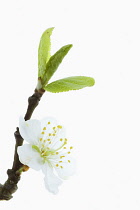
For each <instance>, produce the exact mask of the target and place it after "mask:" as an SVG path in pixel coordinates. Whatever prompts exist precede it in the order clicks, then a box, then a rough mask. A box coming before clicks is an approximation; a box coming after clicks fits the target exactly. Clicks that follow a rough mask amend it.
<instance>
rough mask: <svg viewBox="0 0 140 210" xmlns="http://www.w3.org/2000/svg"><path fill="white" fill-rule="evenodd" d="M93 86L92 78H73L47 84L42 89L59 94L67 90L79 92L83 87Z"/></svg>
mask: <svg viewBox="0 0 140 210" xmlns="http://www.w3.org/2000/svg"><path fill="white" fill-rule="evenodd" d="M94 84H95V81H94V79H93V78H92V77H85V76H73V77H67V78H64V79H60V80H56V81H54V82H52V83H50V84H48V85H47V86H46V87H45V88H44V89H45V90H47V91H49V92H52V93H59V92H66V91H69V90H79V89H82V88H84V87H91V86H93V85H94Z"/></svg>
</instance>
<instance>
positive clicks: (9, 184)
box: [0, 90, 44, 200]
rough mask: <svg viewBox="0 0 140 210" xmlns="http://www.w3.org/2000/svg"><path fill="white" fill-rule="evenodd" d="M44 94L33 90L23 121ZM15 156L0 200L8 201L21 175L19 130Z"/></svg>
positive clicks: (20, 139) (27, 118)
mask: <svg viewBox="0 0 140 210" xmlns="http://www.w3.org/2000/svg"><path fill="white" fill-rule="evenodd" d="M43 93H44V90H39V91H37V90H35V92H34V94H33V95H32V96H30V97H29V99H28V108H27V112H26V114H25V117H24V119H25V120H29V119H30V118H31V116H32V114H33V111H34V110H35V108H36V107H37V106H38V104H39V101H40V99H41V97H42V95H43ZM14 136H15V140H16V144H15V154H14V161H13V166H12V169H8V170H7V175H8V179H7V181H6V182H5V183H4V184H3V185H2V184H0V200H10V199H11V198H12V197H13V196H12V194H13V193H14V192H15V191H16V190H17V189H18V187H17V184H18V182H19V180H20V177H21V173H20V172H19V169H20V168H21V167H23V164H22V163H21V162H20V161H19V157H18V154H17V147H18V146H21V145H22V144H23V138H22V136H21V135H20V132H19V128H17V129H16V131H15V133H14Z"/></svg>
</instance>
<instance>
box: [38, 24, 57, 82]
mask: <svg viewBox="0 0 140 210" xmlns="http://www.w3.org/2000/svg"><path fill="white" fill-rule="evenodd" d="M53 29H54V28H48V29H47V30H46V31H44V33H43V34H42V36H41V39H40V43H39V47H38V77H41V78H42V76H43V74H44V71H45V70H46V63H47V62H48V60H49V59H50V56H51V55H50V49H51V40H50V36H51V34H52V31H53Z"/></svg>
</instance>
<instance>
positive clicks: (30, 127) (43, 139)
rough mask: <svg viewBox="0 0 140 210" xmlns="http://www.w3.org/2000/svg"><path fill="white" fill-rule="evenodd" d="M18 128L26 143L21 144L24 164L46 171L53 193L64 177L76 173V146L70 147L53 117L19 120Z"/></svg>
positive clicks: (46, 179)
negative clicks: (74, 152)
mask: <svg viewBox="0 0 140 210" xmlns="http://www.w3.org/2000/svg"><path fill="white" fill-rule="evenodd" d="M19 131H20V134H21V136H22V138H23V139H24V140H25V141H26V142H27V144H23V145H22V146H19V147H18V150H17V152H18V155H19V160H20V162H21V163H23V164H24V165H27V166H29V167H30V168H32V169H35V170H40V169H41V170H42V172H43V173H44V174H45V177H44V181H45V186H46V188H47V189H48V190H49V192H52V193H54V194H56V193H58V187H59V185H61V184H62V180H63V179H66V178H67V177H69V176H71V175H73V174H74V172H75V159H74V158H72V157H71V155H70V153H71V150H72V148H73V147H71V146H70V147H69V146H68V140H67V138H65V130H64V128H63V127H62V126H61V125H59V124H57V122H56V121H55V120H54V119H53V118H45V119H43V120H41V121H39V120H35V119H33V120H27V121H25V120H24V119H23V118H22V117H20V120H19Z"/></svg>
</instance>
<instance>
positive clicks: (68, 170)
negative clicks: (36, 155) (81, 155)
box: [55, 155, 76, 179]
mask: <svg viewBox="0 0 140 210" xmlns="http://www.w3.org/2000/svg"><path fill="white" fill-rule="evenodd" d="M60 165H61V166H60V167H55V170H56V172H57V174H58V176H59V177H60V178H61V179H67V178H68V177H69V176H72V175H74V173H75V171H76V160H75V159H74V158H73V157H70V156H69V155H68V156H66V157H64V158H62V162H61V163H60Z"/></svg>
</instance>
